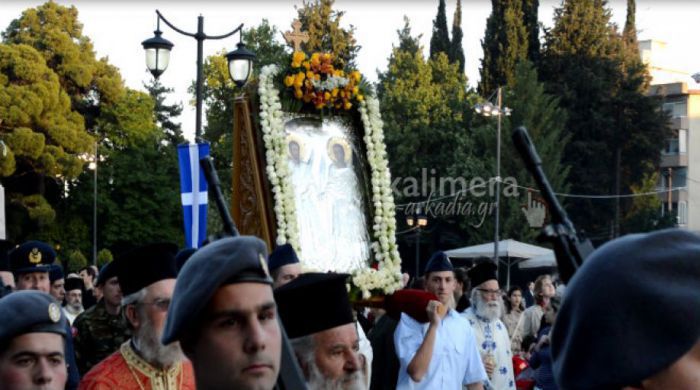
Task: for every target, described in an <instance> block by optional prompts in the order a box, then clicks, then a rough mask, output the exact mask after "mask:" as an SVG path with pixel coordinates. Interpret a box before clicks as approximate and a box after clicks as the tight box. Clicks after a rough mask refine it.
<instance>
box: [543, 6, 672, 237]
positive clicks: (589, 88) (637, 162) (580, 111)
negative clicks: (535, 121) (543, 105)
mask: <svg viewBox="0 0 700 390" xmlns="http://www.w3.org/2000/svg"><path fill="white" fill-rule="evenodd" d="M554 21H555V24H554V27H553V28H552V30H551V31H549V32H548V34H547V36H546V47H545V51H544V56H543V62H542V79H543V80H545V81H546V82H547V85H548V87H549V90H550V91H551V92H552V93H553V94H556V95H557V96H559V97H560V99H561V104H562V106H563V107H565V108H566V109H567V110H568V112H569V117H568V121H567V124H566V128H567V130H568V134H570V136H571V142H570V143H569V144H568V146H567V147H566V149H565V157H564V161H565V163H566V164H568V165H569V166H571V175H570V176H571V177H572V179H573V180H572V181H571V185H572V191H573V192H575V193H581V194H611V193H616V192H618V191H619V192H622V193H624V192H628V191H629V189H630V186H631V185H633V184H639V182H640V181H641V180H643V178H644V176H645V174H648V173H649V172H648V171H647V167H655V166H656V165H657V164H658V160H659V149H660V147H659V145H658V143H659V140H662V139H665V138H667V134H668V129H667V128H666V120H667V119H666V118H665V116H664V115H663V114H662V113H661V110H660V107H659V104H658V103H657V102H655V100H653V99H651V98H649V97H647V96H646V95H645V92H646V88H647V86H648V74H647V73H646V70H645V68H644V66H643V65H642V64H641V61H640V60H639V54H638V52H636V50H631V49H629V50H628V49H625V45H624V41H623V39H622V37H621V36H620V34H618V33H617V31H616V29H615V27H614V26H613V25H612V24H611V23H610V10H609V9H608V8H607V3H606V2H605V1H602V0H597V1H583V0H567V1H564V3H563V4H562V6H561V7H559V8H557V9H556V10H555V16H554ZM616 168H617V169H616ZM618 169H619V172H620V177H621V178H622V181H621V183H620V187H619V189H618V188H617V186H616V185H615V184H616V182H615V173H616V171H617V170H618ZM614 206H615V203H614V202H611V201H600V200H592V199H575V200H572V201H571V203H570V209H569V210H570V214H571V216H572V218H573V219H574V222H576V223H579V224H580V225H581V226H582V227H584V228H585V229H586V230H587V231H588V232H589V233H592V235H594V236H598V235H600V236H605V235H606V232H609V231H610V227H611V226H613V219H614V215H615V208H614ZM622 207H623V208H626V207H629V206H628V205H625V204H622ZM620 214H621V215H624V214H625V212H624V210H621V211H620Z"/></svg>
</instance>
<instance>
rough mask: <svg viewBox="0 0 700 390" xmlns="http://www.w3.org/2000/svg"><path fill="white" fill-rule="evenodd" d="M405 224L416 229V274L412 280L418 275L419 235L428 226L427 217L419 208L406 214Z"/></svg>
mask: <svg viewBox="0 0 700 390" xmlns="http://www.w3.org/2000/svg"><path fill="white" fill-rule="evenodd" d="M406 224H407V225H408V226H411V227H413V226H414V225H415V229H416V274H415V276H414V279H418V276H419V275H420V234H421V229H423V228H424V227H426V226H427V225H428V216H427V215H425V214H423V213H422V212H421V209H420V207H419V208H417V209H416V211H415V212H414V213H413V214H406Z"/></svg>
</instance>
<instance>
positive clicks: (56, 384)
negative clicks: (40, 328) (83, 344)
mask: <svg viewBox="0 0 700 390" xmlns="http://www.w3.org/2000/svg"><path fill="white" fill-rule="evenodd" d="M67 379H68V371H67V369H66V362H65V359H64V349H63V337H62V336H61V335H58V334H55V333H26V334H23V335H20V336H17V337H15V338H14V339H12V341H10V345H9V346H8V348H7V349H5V350H4V351H0V387H2V389H4V390H20V389H21V390H24V389H46V390H59V389H60V390H62V389H63V388H64V387H65V385H66V380H67Z"/></svg>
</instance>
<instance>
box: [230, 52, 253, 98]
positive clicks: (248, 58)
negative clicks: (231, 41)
mask: <svg viewBox="0 0 700 390" xmlns="http://www.w3.org/2000/svg"><path fill="white" fill-rule="evenodd" d="M236 46H237V49H236V50H234V51H232V52H229V53H228V54H226V59H227V60H228V72H229V76H230V77H231V80H233V82H234V83H235V84H236V85H237V86H238V88H241V87H243V86H244V85H245V83H246V82H247V81H248V78H249V77H250V74H251V72H252V70H253V61H255V53H253V52H252V51H250V50H248V49H247V48H246V47H245V44H244V43H243V42H238V44H237V45H236Z"/></svg>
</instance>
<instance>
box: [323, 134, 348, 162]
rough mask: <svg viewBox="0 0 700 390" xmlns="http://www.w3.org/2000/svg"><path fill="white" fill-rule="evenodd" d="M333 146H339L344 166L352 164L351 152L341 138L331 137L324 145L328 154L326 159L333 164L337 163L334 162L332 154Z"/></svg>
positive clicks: (346, 142) (333, 154)
mask: <svg viewBox="0 0 700 390" xmlns="http://www.w3.org/2000/svg"><path fill="white" fill-rule="evenodd" d="M335 145H340V146H341V147H342V148H343V152H345V164H346V165H350V164H351V162H352V150H350V145H349V144H348V141H346V140H345V139H344V138H341V137H331V138H329V139H328V143H326V151H327V152H328V157H329V158H330V159H331V161H333V162H337V161H335V153H333V146H335Z"/></svg>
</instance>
